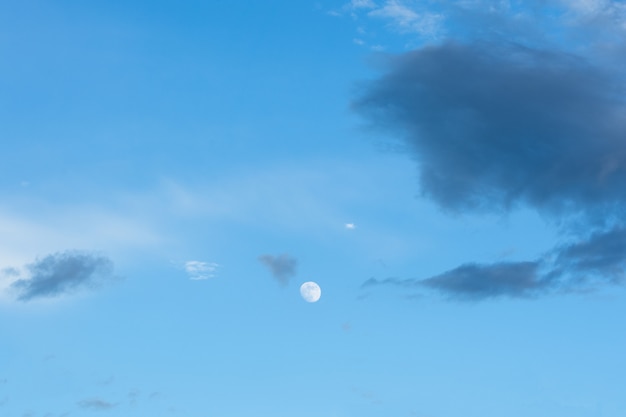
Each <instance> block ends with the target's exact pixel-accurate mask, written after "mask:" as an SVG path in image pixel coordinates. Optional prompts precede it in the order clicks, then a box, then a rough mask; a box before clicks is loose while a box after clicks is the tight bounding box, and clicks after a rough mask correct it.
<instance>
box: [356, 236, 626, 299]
mask: <svg viewBox="0 0 626 417" xmlns="http://www.w3.org/2000/svg"><path fill="white" fill-rule="evenodd" d="M625 253H626V228H623V227H616V228H613V229H610V230H607V231H603V232H594V233H593V234H592V235H591V236H589V237H588V238H587V239H585V240H583V241H578V242H575V243H571V244H568V245H563V246H560V247H557V248H556V249H553V250H551V251H549V252H547V253H546V254H544V255H543V256H541V257H539V258H538V259H536V260H534V261H527V262H497V263H492V264H477V263H468V264H464V265H461V266H459V267H457V268H454V269H452V270H450V271H447V272H444V273H443V274H439V275H436V276H433V277H429V278H426V279H398V278H387V279H383V280H377V279H374V278H370V279H368V280H367V281H365V282H364V283H363V284H362V285H361V288H362V289H366V288H371V287H376V286H392V287H396V288H400V289H402V290H404V291H409V292H411V293H415V292H420V291H423V290H434V291H437V292H439V293H441V294H443V295H445V296H448V297H449V298H451V299H455V300H484V299H489V298H501V297H508V298H536V297H539V296H543V295H549V294H568V293H580V292H590V291H595V290H598V289H600V288H602V287H605V286H610V285H617V284H621V283H622V282H623V281H624V278H625V276H626V257H625V256H624V254H625Z"/></svg>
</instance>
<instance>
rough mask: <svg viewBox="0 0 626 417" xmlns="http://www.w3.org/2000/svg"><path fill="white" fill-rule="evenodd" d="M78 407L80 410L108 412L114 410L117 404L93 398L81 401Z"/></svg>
mask: <svg viewBox="0 0 626 417" xmlns="http://www.w3.org/2000/svg"><path fill="white" fill-rule="evenodd" d="M77 405H78V406H79V407H80V408H84V409H87V410H95V411H107V410H110V409H112V408H114V407H115V406H116V405H117V404H115V403H111V402H108V401H104V400H102V399H99V398H91V399H87V400H82V401H79V402H78V403H77Z"/></svg>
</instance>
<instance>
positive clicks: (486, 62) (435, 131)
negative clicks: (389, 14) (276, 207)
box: [354, 42, 626, 214]
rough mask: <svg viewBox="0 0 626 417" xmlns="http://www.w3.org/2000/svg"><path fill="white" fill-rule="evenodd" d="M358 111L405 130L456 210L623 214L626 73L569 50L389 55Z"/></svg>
mask: <svg viewBox="0 0 626 417" xmlns="http://www.w3.org/2000/svg"><path fill="white" fill-rule="evenodd" d="M388 66H389V71H388V72H387V73H386V74H385V75H384V76H383V77H382V78H380V79H378V80H376V81H373V82H371V83H369V84H368V85H367V86H366V88H365V89H364V90H363V91H362V94H361V96H360V97H359V98H358V99H357V100H356V101H355V102H354V108H355V110H357V111H358V112H359V113H361V114H363V115H364V116H365V117H366V118H367V119H368V120H369V121H371V122H372V124H373V126H376V127H378V128H382V129H385V130H389V131H391V132H392V133H394V134H398V135H399V136H400V137H402V138H403V140H404V141H405V143H406V144H407V145H408V149H410V151H411V152H412V155H413V156H414V158H415V160H416V162H417V163H418V167H419V170H420V184H421V190H422V194H423V195H424V196H425V197H427V198H430V199H432V200H433V201H435V202H436V203H437V204H438V205H439V206H440V207H442V208H443V209H445V210H447V211H452V212H467V211H468V210H509V209H511V208H515V207H517V206H520V205H529V206H532V207H535V208H537V209H539V210H541V211H549V212H552V213H555V214H564V213H565V214H569V213H572V212H578V211H580V210H581V209H585V210H587V211H591V210H596V211H597V210H601V209H604V210H607V209H609V210H612V209H613V208H614V207H615V206H616V205H620V206H622V207H623V206H624V203H625V202H626V195H625V194H624V192H623V184H625V183H626V141H625V140H624V137H626V117H624V116H625V115H626V102H625V101H624V100H622V99H620V98H619V97H620V96H621V95H623V94H624V93H626V83H625V82H624V80H623V79H621V76H620V77H618V76H617V75H615V74H613V73H611V72H610V71H608V70H604V69H603V68H600V67H597V66H594V65H592V64H591V63H590V62H588V61H586V60H585V59H583V58H581V57H578V56H574V55H571V54H567V53H562V52H558V51H551V50H546V49H540V48H531V47H527V46H523V45H520V44H516V43H509V42H474V43H469V44H464V43H458V42H447V43H444V44H441V45H436V46H429V47H424V48H420V49H418V50H415V51H412V52H409V53H406V54H402V55H398V56H394V57H389V60H388Z"/></svg>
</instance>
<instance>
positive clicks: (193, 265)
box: [184, 261, 219, 281]
mask: <svg viewBox="0 0 626 417" xmlns="http://www.w3.org/2000/svg"><path fill="white" fill-rule="evenodd" d="M218 267H219V265H218V264H216V263H215V262H202V261H187V262H185V265H184V268H185V272H187V274H188V275H189V279H191V280H194V281H200V280H205V279H210V278H214V277H215V275H216V272H217V268H218Z"/></svg>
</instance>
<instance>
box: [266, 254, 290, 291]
mask: <svg viewBox="0 0 626 417" xmlns="http://www.w3.org/2000/svg"><path fill="white" fill-rule="evenodd" d="M259 261H260V262H261V263H262V264H263V265H265V266H266V267H267V268H268V269H269V271H270V272H271V273H272V276H273V277H274V278H275V279H276V280H277V281H278V283H279V284H280V285H282V286H287V284H289V280H290V279H291V278H292V277H293V276H295V275H296V267H297V265H298V261H297V259H296V258H294V257H292V256H290V255H287V254H286V253H283V254H281V255H278V256H274V255H261V256H259Z"/></svg>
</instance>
